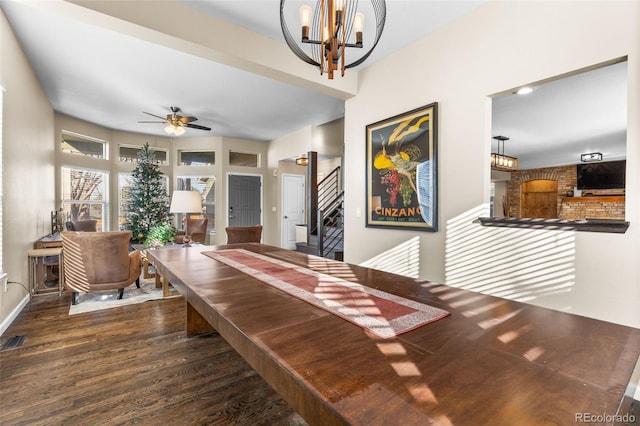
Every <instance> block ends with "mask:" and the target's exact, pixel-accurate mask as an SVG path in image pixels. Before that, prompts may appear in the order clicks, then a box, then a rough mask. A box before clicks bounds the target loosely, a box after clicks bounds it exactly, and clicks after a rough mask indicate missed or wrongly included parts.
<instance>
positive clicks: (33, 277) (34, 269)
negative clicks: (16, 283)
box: [27, 247, 64, 295]
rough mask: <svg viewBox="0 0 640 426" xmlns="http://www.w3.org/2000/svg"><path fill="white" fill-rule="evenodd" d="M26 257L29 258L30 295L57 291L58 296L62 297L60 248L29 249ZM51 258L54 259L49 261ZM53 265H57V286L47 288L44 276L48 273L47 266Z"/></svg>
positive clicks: (62, 272)
mask: <svg viewBox="0 0 640 426" xmlns="http://www.w3.org/2000/svg"><path fill="white" fill-rule="evenodd" d="M27 256H29V287H30V290H31V294H34V295H35V294H45V293H51V292H55V291H57V292H58V294H59V295H62V290H63V289H64V266H63V264H62V263H63V262H62V260H63V258H62V256H63V254H62V247H53V248H36V249H31V250H29V251H28V252H27ZM52 258H56V259H55V260H54V261H51V260H50V259H52ZM54 263H55V264H57V265H58V280H57V284H56V285H55V286H53V287H47V285H46V283H47V281H46V279H45V276H44V275H45V274H47V273H48V271H47V269H48V268H49V266H51V265H52V264H54Z"/></svg>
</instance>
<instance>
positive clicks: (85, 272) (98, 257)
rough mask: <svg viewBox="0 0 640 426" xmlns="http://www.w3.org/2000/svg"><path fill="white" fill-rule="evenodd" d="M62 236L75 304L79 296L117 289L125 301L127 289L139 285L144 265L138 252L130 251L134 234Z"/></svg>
mask: <svg viewBox="0 0 640 426" xmlns="http://www.w3.org/2000/svg"><path fill="white" fill-rule="evenodd" d="M60 235H61V236H62V252H63V254H64V255H63V262H64V284H65V287H66V288H67V289H69V290H71V291H72V302H71V303H73V304H74V305H76V304H77V303H78V293H87V292H90V291H100V290H110V289H118V299H122V296H123V294H124V288H125V287H128V286H130V285H131V284H133V283H134V282H137V284H138V285H139V281H138V279H139V278H140V271H141V266H142V262H141V258H140V252H139V251H138V250H135V251H132V252H129V242H130V240H131V231H114V232H77V231H64V232H61V233H60Z"/></svg>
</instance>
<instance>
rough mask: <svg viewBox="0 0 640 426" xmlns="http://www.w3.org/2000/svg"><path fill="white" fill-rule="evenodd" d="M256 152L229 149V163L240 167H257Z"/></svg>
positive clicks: (258, 158)
mask: <svg viewBox="0 0 640 426" xmlns="http://www.w3.org/2000/svg"><path fill="white" fill-rule="evenodd" d="M259 160H260V157H259V156H258V154H250V153H246V152H234V151H229V165H230V166H242V167H258V166H259V163H260V161H259Z"/></svg>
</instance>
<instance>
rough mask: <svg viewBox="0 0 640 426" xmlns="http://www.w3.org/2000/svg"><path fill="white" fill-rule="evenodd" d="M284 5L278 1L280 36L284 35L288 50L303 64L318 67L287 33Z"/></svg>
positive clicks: (318, 64) (283, 0)
mask: <svg viewBox="0 0 640 426" xmlns="http://www.w3.org/2000/svg"><path fill="white" fill-rule="evenodd" d="M284 4H285V0H280V28H282V35H284V40H285V41H286V42H287V45H288V46H289V49H291V51H292V52H293V53H294V54H295V55H296V56H297V57H298V58H300V59H301V60H303V61H304V62H306V63H308V64H310V65H314V66H320V63H319V62H316V61H314V60H313V59H311V58H310V57H309V56H308V55H307V54H306V53H305V52H304V50H302V49H300V47H299V46H298V44H297V43H296V41H295V39H294V38H293V37H292V36H291V33H290V32H289V28H287V24H286V23H285V20H284Z"/></svg>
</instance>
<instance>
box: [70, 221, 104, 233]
mask: <svg viewBox="0 0 640 426" xmlns="http://www.w3.org/2000/svg"><path fill="white" fill-rule="evenodd" d="M65 225H66V226H67V231H80V232H96V231H97V230H98V221H97V220H96V219H84V220H70V221H69V222H67V223H66V224H65Z"/></svg>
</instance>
